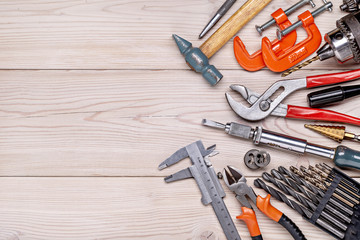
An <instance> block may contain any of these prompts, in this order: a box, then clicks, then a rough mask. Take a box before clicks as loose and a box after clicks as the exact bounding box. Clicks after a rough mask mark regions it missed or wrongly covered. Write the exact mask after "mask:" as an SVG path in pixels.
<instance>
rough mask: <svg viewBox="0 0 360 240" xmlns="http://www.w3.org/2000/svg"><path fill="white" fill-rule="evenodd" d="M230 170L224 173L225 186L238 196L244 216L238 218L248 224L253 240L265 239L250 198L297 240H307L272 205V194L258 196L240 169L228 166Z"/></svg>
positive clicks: (289, 220)
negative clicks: (264, 196)
mask: <svg viewBox="0 0 360 240" xmlns="http://www.w3.org/2000/svg"><path fill="white" fill-rule="evenodd" d="M228 169H229V171H230V172H228V171H227V170H226V169H224V173H223V176H224V181H225V184H226V185H227V186H228V188H229V189H230V190H231V191H233V192H234V193H235V194H236V199H237V200H239V202H240V204H241V205H242V207H241V210H242V214H241V215H240V216H237V217H236V218H237V219H241V220H243V221H244V222H245V223H246V226H247V228H248V230H249V232H250V235H251V239H252V240H262V239H263V238H262V236H261V232H260V229H259V225H258V222H257V219H256V215H255V211H254V210H253V208H252V206H251V204H250V202H249V200H248V198H249V199H250V200H252V202H254V203H255V204H256V206H257V208H258V209H260V211H261V212H263V213H264V214H265V215H266V216H268V217H269V218H270V219H272V220H274V221H275V222H277V223H279V224H280V225H282V226H283V227H284V228H285V229H286V230H287V231H288V232H289V233H290V234H291V236H292V237H293V238H294V239H295V240H306V238H305V236H304V235H303V233H302V232H301V231H300V229H299V228H298V226H296V225H295V223H294V222H293V221H291V219H290V218H288V217H287V216H286V215H285V214H283V213H282V212H281V211H279V210H278V209H276V208H275V207H274V206H272V205H271V203H270V194H268V195H267V196H266V198H262V197H260V196H256V194H255V192H254V190H253V189H252V188H251V187H249V186H248V185H247V184H246V179H245V177H244V176H243V175H242V174H241V172H240V171H239V170H238V169H236V168H234V167H231V166H228Z"/></svg>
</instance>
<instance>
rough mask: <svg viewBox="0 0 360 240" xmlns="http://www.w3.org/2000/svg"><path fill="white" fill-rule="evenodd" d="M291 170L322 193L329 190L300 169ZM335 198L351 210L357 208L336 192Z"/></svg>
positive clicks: (292, 168)
mask: <svg viewBox="0 0 360 240" xmlns="http://www.w3.org/2000/svg"><path fill="white" fill-rule="evenodd" d="M290 170H291V171H292V172H293V173H295V174H296V175H298V176H299V177H302V178H304V179H305V180H307V181H309V182H310V183H312V184H314V185H315V186H316V187H318V188H320V189H321V190H322V191H324V192H326V191H327V188H326V187H325V186H324V185H323V184H321V183H319V182H317V181H315V180H314V179H313V178H311V177H309V176H307V175H305V174H303V173H302V172H301V171H300V170H299V169H297V168H296V167H294V166H291V167H290ZM333 196H334V197H335V198H337V199H338V200H340V201H341V202H342V203H344V204H346V205H348V206H349V207H351V208H353V207H354V206H355V204H353V203H351V202H349V201H348V200H346V199H345V198H343V197H342V196H340V195H339V194H337V193H336V192H334V193H333Z"/></svg>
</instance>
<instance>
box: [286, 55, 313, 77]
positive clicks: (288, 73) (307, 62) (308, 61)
mask: <svg viewBox="0 0 360 240" xmlns="http://www.w3.org/2000/svg"><path fill="white" fill-rule="evenodd" d="M319 59H320V57H319V56H318V55H316V56H315V57H313V58H311V59H309V60H307V61H305V62H303V63H300V64H299V65H297V66H295V67H293V68H291V69H289V70H287V71H285V72H283V73H282V74H281V76H282V77H286V76H288V75H290V74H292V73H293V72H296V71H298V70H300V69H301V68H303V67H305V66H307V65H309V64H310V63H312V62H315V61H316V60H319Z"/></svg>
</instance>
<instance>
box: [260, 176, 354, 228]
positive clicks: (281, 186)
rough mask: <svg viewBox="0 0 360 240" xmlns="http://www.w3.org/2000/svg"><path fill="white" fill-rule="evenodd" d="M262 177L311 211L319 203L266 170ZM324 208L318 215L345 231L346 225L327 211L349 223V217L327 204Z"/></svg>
mask: <svg viewBox="0 0 360 240" xmlns="http://www.w3.org/2000/svg"><path fill="white" fill-rule="evenodd" d="M262 178H263V179H264V180H265V181H267V182H271V183H272V184H274V185H275V186H276V187H277V188H279V189H280V190H281V191H282V192H283V193H285V194H286V195H290V196H292V197H294V198H295V199H296V200H297V201H298V202H300V203H301V204H302V205H304V206H305V207H306V208H308V209H311V210H312V211H315V210H316V208H317V205H318V204H319V201H318V200H317V199H316V200H315V203H314V200H310V199H309V198H306V197H304V196H302V195H301V194H299V193H297V192H296V189H294V188H290V187H289V186H287V185H285V184H284V183H282V182H280V181H279V180H277V179H275V178H274V177H273V176H271V175H270V174H269V173H267V172H264V173H263V174H262ZM315 204H316V205H315ZM325 209H326V210H327V211H323V212H322V213H321V214H320V215H321V216H323V217H324V218H325V219H327V220H329V221H330V222H332V223H335V224H336V226H338V227H339V228H340V229H341V230H343V231H346V229H347V226H346V225H345V224H344V223H343V222H341V221H339V220H337V219H335V218H334V217H333V216H332V215H330V214H329V213H333V214H334V215H335V216H337V217H340V218H341V219H342V220H343V221H344V222H347V223H350V222H351V219H350V218H348V217H346V216H345V215H344V214H342V213H341V212H339V211H338V210H336V209H334V208H333V207H331V206H329V205H328V204H326V205H325ZM328 212H329V213H328Z"/></svg>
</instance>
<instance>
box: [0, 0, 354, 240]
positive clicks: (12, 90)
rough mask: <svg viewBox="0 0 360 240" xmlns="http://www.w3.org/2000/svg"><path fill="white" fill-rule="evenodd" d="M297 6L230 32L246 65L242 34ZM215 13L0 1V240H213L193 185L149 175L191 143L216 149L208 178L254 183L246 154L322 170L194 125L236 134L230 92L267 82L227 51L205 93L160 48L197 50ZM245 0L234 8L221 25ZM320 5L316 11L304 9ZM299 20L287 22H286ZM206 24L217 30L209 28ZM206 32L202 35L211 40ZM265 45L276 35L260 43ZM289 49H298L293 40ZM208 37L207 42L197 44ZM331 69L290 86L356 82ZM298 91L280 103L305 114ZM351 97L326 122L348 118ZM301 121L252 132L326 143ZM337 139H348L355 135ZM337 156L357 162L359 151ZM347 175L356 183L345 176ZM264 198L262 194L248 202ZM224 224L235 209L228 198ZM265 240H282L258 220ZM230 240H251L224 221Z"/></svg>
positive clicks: (193, 1)
mask: <svg viewBox="0 0 360 240" xmlns="http://www.w3.org/2000/svg"><path fill="white" fill-rule="evenodd" d="M295 2H297V1H296V0H286V1H284V0H273V2H272V3H270V5H268V6H267V7H266V8H265V9H264V10H263V11H262V12H261V13H260V14H259V15H258V16H257V17H255V18H254V19H253V20H252V21H251V22H250V23H248V24H247V25H246V26H245V27H244V28H243V29H242V30H241V31H240V32H239V33H238V35H239V36H241V38H242V39H243V41H244V43H245V45H246V46H247V47H248V50H249V52H251V53H252V52H254V51H255V50H257V49H258V48H259V47H260V40H261V38H260V37H259V36H258V35H257V33H256V31H255V29H254V25H255V24H262V23H263V22H265V21H267V20H268V19H269V16H270V14H271V13H272V12H273V11H275V10H276V9H278V8H279V7H283V8H284V9H286V8H288V7H289V6H290V5H292V4H294V3H295ZM222 3H223V1H215V0H208V1H206V0H184V1H172V0H157V1H140V0H63V1H59V0H51V1H50V0H43V1H40V0H31V1H21V0H12V1H10V0H8V1H5V0H2V1H0V69H1V70H0V176H1V178H0V189H1V190H0V239H6V240H16V239H21V240H30V239H31V240H34V239H36V240H40V239H41V240H48V239H49V240H50V239H51V240H57V239H97V240H100V239H101V240H109V239H127V240H135V239H149V240H168V239H178V240H183V239H187V240H189V239H201V240H207V239H209V240H217V239H225V236H224V234H223V232H222V230H221V228H220V225H219V223H218V221H217V219H216V217H215V214H214V213H213V210H212V208H211V206H203V205H202V204H201V202H200V197H201V196H200V192H199V190H198V188H197V185H196V184H195V182H194V180H191V179H190V180H184V181H179V182H176V183H171V184H165V183H164V181H163V178H164V177H165V176H167V175H169V174H171V173H174V172H176V171H178V170H180V169H182V168H185V167H188V166H189V164H190V163H189V161H188V160H184V161H182V162H181V163H179V164H176V165H174V166H172V167H170V168H168V169H166V170H163V171H158V169H157V166H158V164H159V163H160V162H162V161H163V160H164V159H166V158H167V157H168V156H170V155H171V154H172V153H173V152H175V151H176V150H177V149H179V148H181V147H183V146H185V145H187V144H190V143H192V142H194V141H196V140H198V139H202V141H203V142H204V144H205V145H206V146H210V145H212V144H215V143H216V144H217V150H218V151H219V152H220V154H219V155H217V156H216V157H213V158H212V159H211V161H212V163H213V165H214V167H215V170H217V171H220V170H222V168H223V167H225V166H226V165H233V166H235V167H237V168H240V169H241V170H242V171H243V173H244V174H245V176H247V178H248V182H249V183H250V184H252V182H253V180H254V179H255V178H256V177H259V176H260V175H261V173H262V170H258V171H250V170H249V169H247V168H246V167H245V165H244V163H243V156H244V154H245V153H246V152H247V151H248V150H249V149H251V148H255V147H256V148H260V149H265V150H267V151H268V152H269V153H270V154H271V156H272V160H271V163H270V165H269V166H268V167H267V168H266V169H265V170H266V171H270V170H271V169H272V168H277V167H278V166H279V165H282V166H286V167H288V166H290V165H296V166H300V165H308V164H309V163H311V164H315V163H318V162H324V161H327V163H328V164H332V163H331V162H330V161H328V160H326V159H321V158H317V157H313V156H309V155H307V156H300V155H296V154H292V153H287V152H282V151H279V150H275V149H271V148H267V147H260V146H254V145H252V144H251V142H247V141H244V140H240V139H235V138H232V137H230V136H228V135H226V134H225V133H223V132H221V131H218V130H215V129H209V128H206V127H203V126H201V119H202V118H208V119H212V120H216V121H220V122H230V121H237V122H240V123H246V122H245V121H244V120H242V119H241V118H239V117H238V116H237V115H236V114H235V113H234V112H232V110H231V109H230V108H229V106H228V104H227V102H226V100H225V98H224V93H225V92H226V91H229V88H228V86H229V85H230V84H235V83H238V84H244V85H246V86H248V87H250V88H251V89H253V90H256V91H258V92H263V91H265V90H266V88H267V87H268V86H269V85H270V84H271V83H273V82H274V81H276V80H278V79H280V76H279V74H278V73H272V72H270V71H269V70H267V69H263V70H261V71H258V72H255V73H251V72H247V71H244V70H242V68H241V67H240V66H239V65H238V63H237V62H236V60H235V58H234V55H233V51H232V41H230V42H228V43H227V44H226V46H225V47H224V48H223V49H221V50H220V51H219V52H218V53H217V54H216V55H215V56H214V57H212V58H211V63H212V64H214V65H215V66H217V67H218V68H219V69H220V70H221V72H222V73H223V75H224V78H223V80H222V81H221V82H220V83H219V84H218V85H217V86H216V87H211V86H210V85H209V84H207V83H206V82H205V80H204V79H202V77H201V76H200V75H199V74H195V73H194V72H192V71H190V70H189V68H188V66H187V65H186V64H185V62H184V58H183V57H182V56H181V55H180V53H179V51H178V49H177V47H176V45H175V43H174V41H173V40H172V37H171V35H172V34H173V33H176V34H178V35H180V36H181V37H184V38H185V39H187V40H189V41H191V42H192V43H193V45H194V46H199V45H201V43H202V42H203V41H204V40H201V41H200V40H198V39H197V36H198V34H199V33H200V31H201V30H202V28H203V27H204V26H205V24H206V23H207V22H208V21H209V19H210V18H211V16H212V15H213V14H214V13H215V12H216V10H217V9H218V8H219V7H220V5H221V4H222ZM243 3H244V0H240V1H238V2H237V3H236V4H235V5H234V6H233V7H232V9H231V10H230V11H229V12H228V14H227V15H226V16H225V17H224V19H222V20H221V22H220V24H221V23H223V22H224V21H225V20H226V19H227V18H228V17H229V16H231V15H232V13H233V12H235V11H236V10H237V9H238V8H239V7H240V6H241V5H242V4H243ZM315 3H316V4H317V5H318V7H319V6H321V5H322V3H321V1H319V0H315ZM333 3H334V5H335V7H334V12H333V13H331V14H330V13H328V12H326V13H323V14H322V15H321V16H319V17H317V18H316V23H317V25H318V26H319V29H320V31H321V33H322V34H325V33H326V32H328V31H330V30H332V29H333V28H335V20H336V19H338V18H340V17H341V16H343V15H344V13H342V12H340V11H339V5H340V4H341V3H342V1H341V0H336V1H333ZM308 8H309V7H306V8H305V7H304V8H302V9H301V10H298V12H296V14H293V15H292V16H291V17H290V20H291V21H293V22H294V21H296V19H297V17H296V16H297V15H298V14H300V13H301V12H303V11H304V10H305V9H308ZM220 24H218V25H217V27H219V26H220ZM213 31H214V30H213ZM266 34H267V35H268V36H270V38H273V37H274V36H275V27H273V28H271V29H270V30H268V31H266ZM299 35H300V36H299V39H300V41H301V40H302V39H303V38H304V37H305V35H304V31H303V30H301V29H299ZM207 37H208V36H206V37H205V39H206V38H207ZM355 68H357V66H356V65H355V64H352V63H347V64H344V65H339V64H337V63H336V62H335V60H328V61H326V62H318V63H314V64H312V65H311V66H309V67H307V68H306V69H304V70H301V71H299V72H297V73H295V74H293V75H292V76H291V77H304V76H307V75H313V74H321V73H328V72H330V71H334V72H338V71H341V70H346V69H355ZM309 92H310V91H309V90H302V91H298V92H296V93H294V94H292V95H291V96H290V97H289V98H287V99H286V101H285V102H287V103H291V104H295V105H302V106H306V105H307V103H306V99H305V96H306V94H307V93H309ZM359 103H360V100H359V98H353V99H351V100H348V101H344V102H343V103H341V104H339V105H336V106H332V107H330V109H332V110H336V111H341V112H343V113H347V114H352V115H355V116H359V111H358V104H359ZM304 123H306V122H305V121H301V120H285V119H283V118H276V117H269V118H267V119H266V120H263V121H261V122H256V123H247V124H250V125H252V126H256V125H262V126H263V127H265V128H267V129H270V130H274V131H278V132H282V133H285V134H290V135H293V136H296V137H300V138H305V139H309V140H310V139H311V141H312V142H314V143H318V144H324V145H328V146H332V147H335V146H336V143H335V142H333V141H332V140H328V139H326V138H324V137H322V136H320V135H317V134H316V133H313V132H311V131H309V130H304V128H303V124H304ZM347 130H349V131H353V132H355V133H359V132H360V130H359V128H358V127H356V126H347ZM345 144H346V145H347V146H350V147H354V148H357V149H359V145H357V144H358V143H354V142H350V141H346V142H345ZM347 173H348V174H350V175H351V176H355V177H360V175H359V172H357V171H347ZM255 190H256V191H257V193H259V194H260V195H262V196H264V195H265V192H264V191H263V190H259V189H255ZM226 192H227V197H226V198H225V199H224V200H225V203H226V204H227V206H228V209H229V211H230V213H231V214H232V216H233V217H234V218H235V216H236V215H238V214H240V205H239V203H238V202H237V201H236V199H235V198H234V195H233V194H232V193H231V192H229V191H228V190H227V189H226ZM273 204H274V205H275V206H277V207H278V208H280V209H281V210H282V211H284V212H285V213H286V214H287V215H288V216H290V217H291V218H292V219H293V221H294V222H296V224H298V225H299V226H300V227H301V229H302V231H303V232H304V234H305V235H306V236H307V237H308V239H310V240H314V239H332V238H331V237H330V236H328V235H326V234H325V233H323V232H322V231H320V230H319V229H317V228H315V227H313V226H312V225H311V224H309V223H307V222H306V221H305V220H303V219H302V218H301V217H300V216H299V215H297V214H296V213H295V212H294V211H292V210H290V209H289V208H288V207H287V206H286V205H284V204H283V203H280V202H278V201H276V200H273ZM257 216H258V220H259V223H260V228H261V231H262V233H263V236H264V239H269V240H270V239H274V240H275V239H277V240H278V239H290V238H291V237H290V235H289V234H288V233H287V232H286V231H285V230H284V229H282V228H281V227H280V226H278V225H277V224H274V223H273V222H271V221H270V220H269V219H267V218H266V217H265V216H264V215H263V214H262V213H261V212H259V211H257ZM235 223H236V226H237V228H238V230H239V233H240V235H241V237H242V239H250V237H249V234H248V231H247V229H246V227H245V224H244V223H243V222H240V221H238V220H235Z"/></svg>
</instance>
